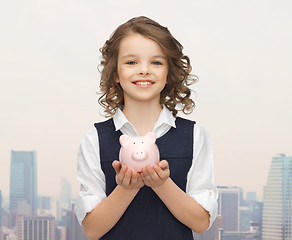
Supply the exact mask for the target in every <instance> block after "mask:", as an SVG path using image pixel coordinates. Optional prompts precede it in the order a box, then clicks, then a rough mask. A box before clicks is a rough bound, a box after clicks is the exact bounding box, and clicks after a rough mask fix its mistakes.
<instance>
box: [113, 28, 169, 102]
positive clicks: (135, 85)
mask: <svg viewBox="0 0 292 240" xmlns="http://www.w3.org/2000/svg"><path fill="white" fill-rule="evenodd" d="M167 73H168V65H167V59H166V56H165V54H164V52H163V50H162V48H161V47H160V46H159V44H158V43H156V42H155V41H153V40H151V39H149V38H146V37H144V36H142V35H140V34H138V33H131V34H129V35H127V36H126V37H125V38H123V39H122V40H121V42H120V46H119V54H118V69H117V75H118V77H117V79H116V82H118V83H120V85H121V87H122V89H123V94H124V103H125V105H126V104H127V102H129V101H138V102H139V101H143V102H145V101H146V102H147V101H151V102H152V101H154V102H157V103H158V104H160V93H161V91H162V90H163V88H164V86H165V84H166V81H167Z"/></svg>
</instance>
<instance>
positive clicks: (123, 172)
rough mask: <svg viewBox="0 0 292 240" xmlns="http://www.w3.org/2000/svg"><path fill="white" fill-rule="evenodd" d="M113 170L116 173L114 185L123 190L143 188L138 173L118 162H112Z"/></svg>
mask: <svg viewBox="0 0 292 240" xmlns="http://www.w3.org/2000/svg"><path fill="white" fill-rule="evenodd" d="M112 165H113V168H114V169H115V171H116V183H117V184H118V185H120V186H122V187H123V188H125V189H137V188H141V187H143V186H144V183H143V180H142V177H141V176H140V174H139V173H137V172H136V171H134V170H131V169H130V168H128V167H127V166H123V167H122V164H121V162H120V161H117V160H115V161H113V164H112Z"/></svg>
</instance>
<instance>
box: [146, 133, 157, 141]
mask: <svg viewBox="0 0 292 240" xmlns="http://www.w3.org/2000/svg"><path fill="white" fill-rule="evenodd" d="M145 137H146V139H147V140H148V141H149V142H151V143H155V141H156V136H155V133H154V132H149V133H147V134H146V135H145Z"/></svg>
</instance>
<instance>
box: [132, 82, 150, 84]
mask: <svg viewBox="0 0 292 240" xmlns="http://www.w3.org/2000/svg"><path fill="white" fill-rule="evenodd" d="M136 84H138V85H150V84H151V82H136Z"/></svg>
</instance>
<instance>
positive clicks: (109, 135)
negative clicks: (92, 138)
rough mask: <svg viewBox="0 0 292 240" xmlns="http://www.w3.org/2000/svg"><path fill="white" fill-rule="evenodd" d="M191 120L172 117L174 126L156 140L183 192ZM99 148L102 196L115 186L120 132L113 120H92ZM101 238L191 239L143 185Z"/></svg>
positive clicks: (190, 147)
mask: <svg viewBox="0 0 292 240" xmlns="http://www.w3.org/2000/svg"><path fill="white" fill-rule="evenodd" d="M194 124H195V122H194V121H190V120H187V119H183V118H180V117H177V118H176V128H173V127H172V128H171V129H170V130H169V131H168V132H167V133H166V134H165V135H163V136H162V137H160V138H158V139H157V140H156V144H157V146H158V149H159V152H160V160H163V159H165V160H167V161H168V163H169V168H170V177H171V179H172V180H173V181H174V182H175V183H176V185H177V186H179V187H180V188H181V189H182V190H183V191H186V183H187V174H188V171H189V169H190V167H191V165H192V159H193V132H194V131H193V128H194ZM94 126H95V127H96V129H97V132H98V139H99V147H100V163H101V168H102V171H103V172H104V174H105V181H106V195H107V196H108V195H109V194H110V193H111V192H112V191H113V190H114V189H115V187H116V185H117V184H116V181H115V175H116V174H115V170H114V168H113V167H112V162H113V161H114V160H118V159H119V151H120V147H121V145H120V143H119V137H120V136H121V135H122V133H121V132H120V131H115V126H114V122H113V119H112V118H111V119H109V120H107V121H105V122H100V123H95V124H94ZM101 239H103V240H164V239H167V240H191V239H193V235H192V231H191V229H189V228H188V227H187V226H185V225H184V224H182V223H181V222H179V221H178V220H177V219H176V218H175V217H174V216H173V215H172V213H171V212H170V211H169V210H168V209H167V207H166V206H165V205H164V203H163V202H162V201H161V200H160V198H159V197H158V196H157V195H156V194H155V193H154V192H153V191H152V189H151V188H149V187H147V186H144V187H142V188H141V189H140V191H139V192H138V194H137V195H136V196H135V198H134V199H133V201H132V202H131V204H130V205H129V207H128V208H127V210H126V211H125V213H124V214H123V216H122V217H121V218H120V220H119V221H118V222H117V224H116V225H115V226H114V227H113V228H112V229H111V230H110V231H109V232H108V233H106V234H105V235H104V236H103V237H102V238H101Z"/></svg>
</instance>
